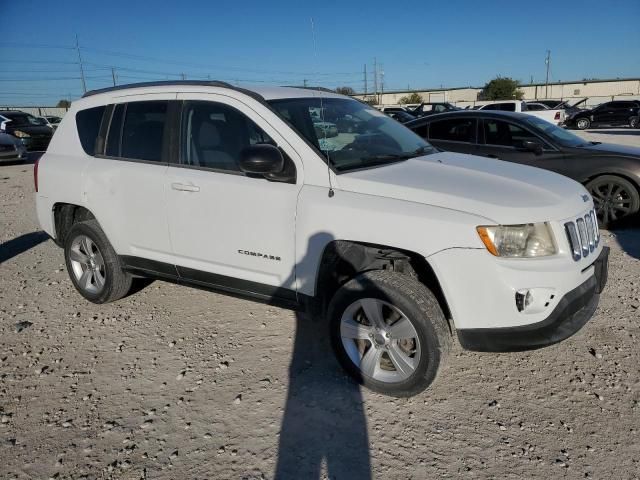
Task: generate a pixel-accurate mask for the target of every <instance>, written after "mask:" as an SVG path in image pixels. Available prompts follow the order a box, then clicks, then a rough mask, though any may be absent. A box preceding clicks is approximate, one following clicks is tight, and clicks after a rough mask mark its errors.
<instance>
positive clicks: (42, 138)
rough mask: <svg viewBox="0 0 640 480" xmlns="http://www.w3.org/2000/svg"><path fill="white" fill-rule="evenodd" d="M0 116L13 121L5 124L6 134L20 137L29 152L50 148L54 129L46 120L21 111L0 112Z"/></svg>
mask: <svg viewBox="0 0 640 480" xmlns="http://www.w3.org/2000/svg"><path fill="white" fill-rule="evenodd" d="M0 116H1V117H5V118H7V119H8V120H11V121H10V122H6V124H5V131H6V133H8V134H9V135H13V136H14V137H18V138H19V139H20V141H22V143H23V145H24V146H25V147H27V150H31V151H33V150H46V149H47V147H48V146H49V142H50V141H51V137H53V128H51V126H49V124H48V123H47V121H46V120H45V119H43V118H37V117H34V116H33V115H31V114H29V113H26V112H21V111H19V110H0Z"/></svg>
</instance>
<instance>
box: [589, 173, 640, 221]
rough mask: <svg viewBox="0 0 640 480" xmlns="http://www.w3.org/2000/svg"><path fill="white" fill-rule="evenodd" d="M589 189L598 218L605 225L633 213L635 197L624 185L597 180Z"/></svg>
mask: <svg viewBox="0 0 640 480" xmlns="http://www.w3.org/2000/svg"><path fill="white" fill-rule="evenodd" d="M589 187H590V191H589V193H591V196H592V197H593V201H594V203H595V207H596V212H597V214H598V218H600V219H601V220H602V223H603V224H604V225H606V224H608V223H609V222H613V221H616V220H618V219H620V218H622V217H624V216H626V215H628V214H629V213H631V211H632V208H633V197H632V196H631V192H629V191H627V189H626V187H625V186H624V185H621V184H619V183H617V182H613V181H610V180H602V181H600V182H598V181H597V180H596V181H595V182H593V183H591V184H590V185H589Z"/></svg>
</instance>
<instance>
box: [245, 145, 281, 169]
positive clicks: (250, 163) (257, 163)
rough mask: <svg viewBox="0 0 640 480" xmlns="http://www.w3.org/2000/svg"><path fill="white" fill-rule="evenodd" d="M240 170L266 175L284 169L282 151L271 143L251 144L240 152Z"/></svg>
mask: <svg viewBox="0 0 640 480" xmlns="http://www.w3.org/2000/svg"><path fill="white" fill-rule="evenodd" d="M238 164H239V166H240V170H242V171H243V172H245V173H253V174H256V175H268V174H273V173H278V172H281V171H282V170H283V169H284V157H283V156H282V152H281V151H280V150H279V149H278V147H275V146H273V145H269V144H266V143H265V144H258V145H251V146H250V147H247V148H245V149H244V150H242V151H241V152H240V161H239V162H238Z"/></svg>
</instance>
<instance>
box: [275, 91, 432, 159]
mask: <svg viewBox="0 0 640 480" xmlns="http://www.w3.org/2000/svg"><path fill="white" fill-rule="evenodd" d="M269 104H270V105H271V106H272V107H273V108H274V109H275V110H276V112H277V113H278V114H279V115H280V116H281V117H282V118H284V119H285V120H286V121H287V122H289V123H290V124H291V125H292V126H293V127H294V128H295V129H296V130H297V131H298V133H299V134H300V135H302V136H303V137H304V138H305V139H306V140H308V141H309V142H310V143H311V144H312V145H314V146H315V147H316V148H317V149H318V150H319V151H320V152H321V153H322V154H323V155H324V157H325V158H326V159H327V160H328V162H329V164H330V165H332V166H333V167H334V168H335V169H336V170H338V171H346V170H353V169H356V168H367V167H373V166H377V165H384V164H386V163H391V162H397V161H400V160H406V159H408V158H413V157H417V156H420V155H426V154H430V153H435V152H436V150H435V149H434V148H433V147H432V146H431V145H429V144H428V143H427V142H425V141H424V140H423V139H422V138H420V137H419V136H418V135H416V134H415V133H413V132H412V131H411V130H409V129H408V128H406V127H404V126H403V125H401V124H400V123H398V122H397V121H395V120H393V119H392V118H389V117H388V116H387V115H385V114H384V113H382V112H379V111H378V110H376V109H375V108H372V107H370V106H368V105H366V104H364V103H361V102H358V101H356V100H350V99H346V98H345V99H342V98H320V97H315V98H288V99H279V100H271V101H269Z"/></svg>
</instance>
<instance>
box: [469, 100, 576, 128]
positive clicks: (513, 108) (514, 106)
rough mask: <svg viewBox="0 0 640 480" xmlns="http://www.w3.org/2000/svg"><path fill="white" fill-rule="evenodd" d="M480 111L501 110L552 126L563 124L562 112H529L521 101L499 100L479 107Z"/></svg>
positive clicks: (525, 104)
mask: <svg viewBox="0 0 640 480" xmlns="http://www.w3.org/2000/svg"><path fill="white" fill-rule="evenodd" d="M480 110H503V111H505V112H521V113H526V114H527V115H533V116H534V117H539V118H541V119H543V120H546V121H547V122H550V123H553V124H554V125H560V124H562V123H564V110H529V107H528V106H527V103H526V102H523V101H522V100H500V101H496V102H492V103H488V104H486V105H483V106H482V107H480Z"/></svg>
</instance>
